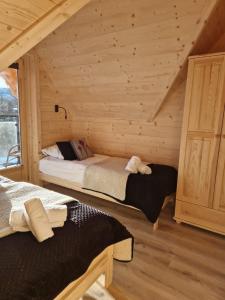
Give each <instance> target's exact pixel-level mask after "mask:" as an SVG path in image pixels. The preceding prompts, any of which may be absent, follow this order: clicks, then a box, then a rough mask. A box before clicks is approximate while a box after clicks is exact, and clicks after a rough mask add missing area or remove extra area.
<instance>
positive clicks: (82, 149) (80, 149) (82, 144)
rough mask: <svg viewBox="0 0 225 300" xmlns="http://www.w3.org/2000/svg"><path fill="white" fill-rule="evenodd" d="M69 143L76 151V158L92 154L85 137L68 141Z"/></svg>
mask: <svg viewBox="0 0 225 300" xmlns="http://www.w3.org/2000/svg"><path fill="white" fill-rule="evenodd" d="M70 143H71V146H72V148H73V150H74V152H75V153H76V156H77V159H78V160H83V159H86V158H88V157H92V156H93V153H92V151H91V149H90V148H89V147H88V145H87V143H86V140H85V139H80V140H76V141H70Z"/></svg>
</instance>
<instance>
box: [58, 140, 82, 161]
mask: <svg viewBox="0 0 225 300" xmlns="http://www.w3.org/2000/svg"><path fill="white" fill-rule="evenodd" d="M56 144H57V146H58V147H59V150H60V152H61V153H62V156H63V157H64V159H65V160H76V159H77V156H76V154H75V152H74V151H73V148H72V146H71V144H70V142H57V143H56Z"/></svg>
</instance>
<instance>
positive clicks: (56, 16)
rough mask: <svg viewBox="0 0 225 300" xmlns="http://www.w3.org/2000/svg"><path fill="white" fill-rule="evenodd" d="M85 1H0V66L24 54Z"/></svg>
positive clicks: (85, 0)
mask: <svg viewBox="0 0 225 300" xmlns="http://www.w3.org/2000/svg"><path fill="white" fill-rule="evenodd" d="M89 1H90V0H2V1H0V70H1V69H4V68H5V67H7V66H8V65H10V64H11V63H12V62H14V61H15V60H16V59H18V58H19V57H21V56H22V55H23V54H25V53H26V52H27V51H28V50H30V49H31V48H32V47H33V46H35V45H36V44H37V43H38V42H40V41H41V40H42V39H43V38H45V37H46V36H47V35H48V34H49V33H51V32H52V31H53V30H54V29H56V28H57V27H58V26H59V25H61V24H62V23H63V22H65V21H66V20H67V19H68V18H70V17H71V16H72V15H73V14H74V13H75V12H77V11H78V10H79V9H80V8H82V7H83V6H84V5H85V4H87V3H88V2H89Z"/></svg>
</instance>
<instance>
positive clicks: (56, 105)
mask: <svg viewBox="0 0 225 300" xmlns="http://www.w3.org/2000/svg"><path fill="white" fill-rule="evenodd" d="M59 109H63V110H64V112H65V119H66V120H67V111H66V109H65V108H64V107H62V106H59V105H58V104H55V112H59Z"/></svg>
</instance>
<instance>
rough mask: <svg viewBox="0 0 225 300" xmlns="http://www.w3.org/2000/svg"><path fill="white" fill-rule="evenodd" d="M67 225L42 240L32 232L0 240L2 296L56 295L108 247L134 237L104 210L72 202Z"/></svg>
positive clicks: (46, 299)
mask: <svg viewBox="0 0 225 300" xmlns="http://www.w3.org/2000/svg"><path fill="white" fill-rule="evenodd" d="M67 206H68V219H67V221H66V222H65V225H64V227H61V228H55V229H54V232H55V235H54V237H53V238H51V239H48V240H46V241H45V242H43V243H38V242H37V241H36V240H35V238H34V237H33V236H32V234H31V233H30V232H26V233H15V234H13V235H10V236H7V237H4V238H2V239H0V299H1V300H50V299H51V300H52V299H53V298H54V297H56V296H57V294H59V293H60V292H61V291H62V290H63V289H64V288H65V287H66V286H67V285H68V284H69V283H70V282H72V281H74V280H75V279H76V278H78V277H80V276H81V275H82V274H83V273H85V271H86V270H87V268H88V266H89V265H90V263H91V262H92V260H93V259H94V258H95V257H96V256H97V255H99V254H100V253H101V252H102V251H103V250H104V249H105V248H106V247H107V246H109V245H112V244H114V243H117V242H120V241H122V240H125V239H127V238H130V237H132V236H131V234H130V233H129V232H128V231H127V230H126V228H125V227H124V226H123V225H121V224H120V223H119V222H118V221H117V220H115V219H114V218H112V217H111V216H109V215H106V214H105V213H103V212H101V211H99V210H97V209H95V208H93V207H90V206H87V205H83V204H80V203H78V202H76V201H74V202H70V203H68V204H67Z"/></svg>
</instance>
